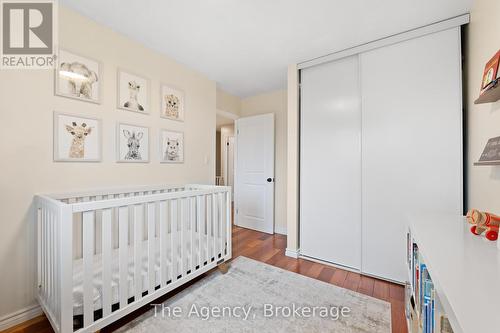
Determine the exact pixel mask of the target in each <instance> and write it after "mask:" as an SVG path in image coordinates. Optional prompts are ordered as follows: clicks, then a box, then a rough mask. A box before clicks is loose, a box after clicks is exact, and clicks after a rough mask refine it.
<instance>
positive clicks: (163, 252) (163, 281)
mask: <svg viewBox="0 0 500 333" xmlns="http://www.w3.org/2000/svg"><path fill="white" fill-rule="evenodd" d="M166 210H167V202H166V201H162V202H160V212H159V218H158V219H159V222H160V237H159V239H160V285H161V286H162V287H164V286H166V285H167V281H168V277H167V233H168V225H167V220H166V218H167V215H166V213H167V211H166Z"/></svg>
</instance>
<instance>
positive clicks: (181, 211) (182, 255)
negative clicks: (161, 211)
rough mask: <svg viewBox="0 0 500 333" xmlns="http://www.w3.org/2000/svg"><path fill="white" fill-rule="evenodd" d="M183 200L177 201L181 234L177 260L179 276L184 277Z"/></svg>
mask: <svg viewBox="0 0 500 333" xmlns="http://www.w3.org/2000/svg"><path fill="white" fill-rule="evenodd" d="M184 203H185V199H184V198H181V199H179V200H177V210H178V211H179V221H178V223H180V232H181V237H180V239H181V241H180V245H181V246H180V253H179V259H180V265H179V267H180V269H181V271H180V272H179V275H182V276H184V274H185V273H186V269H185V266H184V264H185V260H184V259H185V258H184V255H185V252H186V239H185V232H184V229H185V228H186V223H185V220H186V211H185V204H184Z"/></svg>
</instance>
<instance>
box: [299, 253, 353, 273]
mask: <svg viewBox="0 0 500 333" xmlns="http://www.w3.org/2000/svg"><path fill="white" fill-rule="evenodd" d="M299 258H302V259H305V260H309V261H312V262H317V263H318V264H322V265H326V266H331V267H335V268H340V269H343V270H344V271H348V272H354V273H358V274H363V273H362V272H361V270H359V269H356V268H352V267H349V266H344V265H339V264H335V263H333V262H329V261H325V260H320V259H316V258H313V257H309V256H306V255H303V254H300V255H299Z"/></svg>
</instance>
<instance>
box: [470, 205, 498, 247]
mask: <svg viewBox="0 0 500 333" xmlns="http://www.w3.org/2000/svg"><path fill="white" fill-rule="evenodd" d="M467 221H468V222H469V223H470V224H473V226H472V227H471V228H470V231H471V232H472V233H473V234H474V235H481V234H482V233H483V232H485V231H486V234H485V236H486V238H487V239H489V240H490V241H495V240H497V239H498V229H499V226H500V217H499V216H496V215H494V214H491V213H487V212H481V211H479V210H477V209H471V210H469V211H468V212H467Z"/></svg>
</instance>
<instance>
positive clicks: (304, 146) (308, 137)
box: [300, 56, 361, 269]
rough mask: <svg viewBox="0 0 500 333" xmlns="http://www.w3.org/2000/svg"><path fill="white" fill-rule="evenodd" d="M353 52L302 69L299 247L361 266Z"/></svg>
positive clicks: (357, 95) (358, 124)
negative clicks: (348, 55) (336, 59)
mask: <svg viewBox="0 0 500 333" xmlns="http://www.w3.org/2000/svg"><path fill="white" fill-rule="evenodd" d="M358 63H359V60H358V56H352V57H347V58H344V59H341V60H338V61H335V62H330V63H326V64H322V65H318V66H314V67H310V68H307V69H304V70H302V71H301V106H300V113H301V132H300V138H301V139H300V142H301V148H300V252H301V254H303V255H306V256H309V257H313V258H317V259H321V260H324V261H328V262H332V263H335V264H339V265H343V266H347V267H350V268H353V269H360V266H361V105H360V92H359V68H358Z"/></svg>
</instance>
